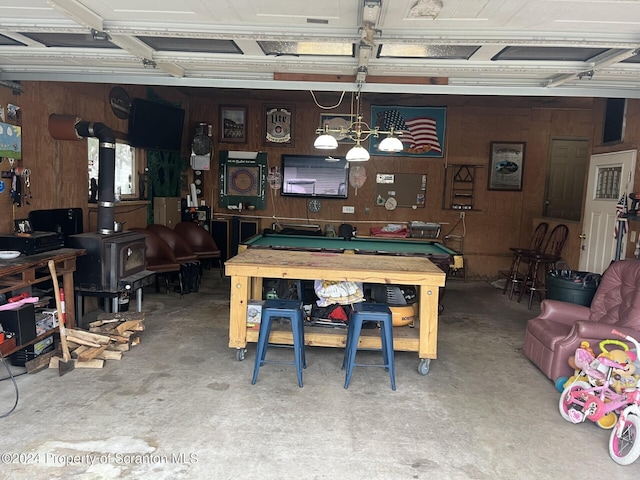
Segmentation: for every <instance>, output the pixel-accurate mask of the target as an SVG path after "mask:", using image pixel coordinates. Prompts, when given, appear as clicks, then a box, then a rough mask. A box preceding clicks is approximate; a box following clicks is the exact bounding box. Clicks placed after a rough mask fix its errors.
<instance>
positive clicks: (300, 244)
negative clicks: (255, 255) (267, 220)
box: [241, 234, 458, 273]
mask: <svg viewBox="0 0 640 480" xmlns="http://www.w3.org/2000/svg"><path fill="white" fill-rule="evenodd" d="M242 245H243V246H244V247H246V248H273V249H281V250H300V251H307V252H336V253H345V252H353V253H355V254H362V255H401V256H409V257H418V256H419V257H427V258H428V259H429V260H431V261H432V262H433V263H434V264H435V265H436V266H437V267H440V269H441V270H442V271H443V272H444V273H447V272H448V271H449V266H450V265H452V264H453V257H454V256H455V255H458V254H457V252H455V251H454V250H451V249H450V248H447V247H445V246H444V245H442V244H441V243H438V242H434V241H425V240H422V239H411V238H407V239H404V238H376V237H355V238H352V239H350V240H346V239H344V238H342V237H324V236H319V235H279V234H263V235H255V236H253V237H251V238H249V239H248V240H246V241H245V242H243V243H242ZM241 249H242V247H241Z"/></svg>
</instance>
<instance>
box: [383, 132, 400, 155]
mask: <svg viewBox="0 0 640 480" xmlns="http://www.w3.org/2000/svg"><path fill="white" fill-rule="evenodd" d="M403 148H404V147H403V145H402V142H401V141H400V139H399V138H398V137H394V136H393V135H389V136H388V137H387V138H385V139H383V140H382V141H381V142H380V143H379V144H378V150H380V151H381V152H388V153H393V152H401V151H402V150H403Z"/></svg>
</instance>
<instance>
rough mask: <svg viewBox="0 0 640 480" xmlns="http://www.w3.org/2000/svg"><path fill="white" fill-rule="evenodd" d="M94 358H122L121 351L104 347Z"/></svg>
mask: <svg viewBox="0 0 640 480" xmlns="http://www.w3.org/2000/svg"><path fill="white" fill-rule="evenodd" d="M96 358H101V359H102V360H120V359H122V352H118V351H116V350H110V349H106V350H103V351H102V352H100V353H99V354H98V355H96Z"/></svg>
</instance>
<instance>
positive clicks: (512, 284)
mask: <svg viewBox="0 0 640 480" xmlns="http://www.w3.org/2000/svg"><path fill="white" fill-rule="evenodd" d="M548 229H549V224H548V223H547V222H540V223H539V224H538V226H537V227H536V229H535V230H534V231H533V235H532V236H531V239H530V240H529V245H527V246H526V247H509V250H511V252H512V253H513V259H512V260H511V268H510V269H509V270H507V271H505V272H503V273H504V274H505V275H506V276H507V281H506V282H505V284H504V289H503V290H502V294H503V295H504V294H505V293H507V288H508V289H509V300H511V298H512V297H513V292H514V290H515V288H516V285H518V284H521V283H522V282H523V281H524V279H525V273H526V272H523V273H521V272H520V263H521V260H522V257H523V256H525V255H532V254H534V253H536V252H539V251H540V249H541V248H542V242H543V241H544V238H545V236H546V235H547V230H548ZM520 289H522V285H521V286H520Z"/></svg>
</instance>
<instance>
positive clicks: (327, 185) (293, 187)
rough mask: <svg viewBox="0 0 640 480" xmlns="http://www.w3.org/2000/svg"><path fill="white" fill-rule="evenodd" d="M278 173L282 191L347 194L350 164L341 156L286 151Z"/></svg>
mask: <svg viewBox="0 0 640 480" xmlns="http://www.w3.org/2000/svg"><path fill="white" fill-rule="evenodd" d="M281 176H282V185H281V189H280V194H281V195H285V196H293V197H324V198H347V195H348V193H349V189H348V188H347V186H348V185H349V183H348V182H349V165H348V163H347V161H346V159H345V158H344V157H331V156H328V155H322V156H320V155H289V154H285V155H282V172H281Z"/></svg>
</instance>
